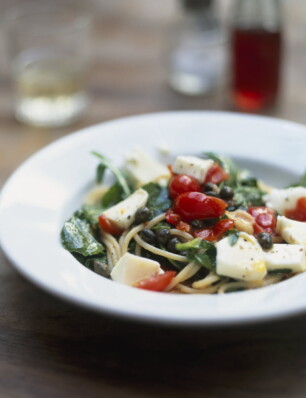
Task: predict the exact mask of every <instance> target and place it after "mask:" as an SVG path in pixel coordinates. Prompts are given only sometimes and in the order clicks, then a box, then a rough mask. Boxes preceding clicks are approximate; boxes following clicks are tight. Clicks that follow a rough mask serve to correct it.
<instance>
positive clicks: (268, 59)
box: [232, 29, 281, 112]
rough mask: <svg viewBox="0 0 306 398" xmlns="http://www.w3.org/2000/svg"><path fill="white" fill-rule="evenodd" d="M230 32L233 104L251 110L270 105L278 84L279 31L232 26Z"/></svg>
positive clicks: (279, 58)
mask: <svg viewBox="0 0 306 398" xmlns="http://www.w3.org/2000/svg"><path fill="white" fill-rule="evenodd" d="M232 35H233V36H232V51H233V101H234V104H235V105H236V106H237V107H238V108H240V109H243V110H246V111H253V112H256V111H258V110H260V109H263V108H265V107H267V106H270V105H273V103H274V102H275V100H276V97H277V93H278V86H279V75H280V62H281V34H280V32H269V31H266V30H264V29H245V30H243V29H235V30H234V31H233V33H232Z"/></svg>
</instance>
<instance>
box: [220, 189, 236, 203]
mask: <svg viewBox="0 0 306 398" xmlns="http://www.w3.org/2000/svg"><path fill="white" fill-rule="evenodd" d="M233 197H234V191H233V190H232V188H231V187H229V186H228V185H224V187H222V188H221V189H220V198H221V199H224V200H230V199H233Z"/></svg>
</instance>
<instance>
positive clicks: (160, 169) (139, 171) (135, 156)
mask: <svg viewBox="0 0 306 398" xmlns="http://www.w3.org/2000/svg"><path fill="white" fill-rule="evenodd" d="M125 161H126V164H125V168H126V170H127V172H128V173H129V174H130V175H131V177H132V178H133V180H134V182H135V184H136V186H137V187H141V186H142V185H145V184H147V183H148V182H160V183H162V184H166V183H167V182H168V180H169V178H170V177H171V173H170V170H169V169H168V167H166V166H165V165H163V164H162V163H160V162H158V161H156V160H155V159H153V158H151V157H150V156H149V155H148V154H146V153H145V152H143V151H142V150H141V149H138V148H135V149H133V150H132V151H130V152H129V153H128V154H127V156H126V159H125Z"/></svg>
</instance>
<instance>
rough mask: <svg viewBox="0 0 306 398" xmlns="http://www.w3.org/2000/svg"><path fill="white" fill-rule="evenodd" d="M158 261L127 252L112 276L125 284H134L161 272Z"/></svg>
mask: <svg viewBox="0 0 306 398" xmlns="http://www.w3.org/2000/svg"><path fill="white" fill-rule="evenodd" d="M161 271H162V270H161V268H160V265H159V263H158V262H157V261H154V260H150V259H148V258H144V257H139V256H135V255H134V254H130V253H125V254H124V255H123V256H122V257H121V258H120V260H119V261H118V262H117V264H116V265H115V267H114V268H113V270H112V272H111V278H112V279H113V280H114V281H116V282H120V283H124V284H125V285H129V286H134V285H135V284H137V283H138V282H140V281H141V280H143V279H146V278H149V277H151V276H154V275H158V274H159V273H161Z"/></svg>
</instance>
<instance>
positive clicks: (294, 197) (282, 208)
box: [264, 187, 306, 215]
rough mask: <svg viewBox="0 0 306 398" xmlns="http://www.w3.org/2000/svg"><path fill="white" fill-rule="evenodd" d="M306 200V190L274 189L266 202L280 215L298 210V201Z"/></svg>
mask: <svg viewBox="0 0 306 398" xmlns="http://www.w3.org/2000/svg"><path fill="white" fill-rule="evenodd" d="M303 197H304V198H306V188H304V187H292V188H286V189H272V190H271V191H270V192H269V193H268V194H267V195H265V196H264V200H265V202H266V205H267V206H268V207H272V208H273V209H275V210H276V211H277V212H278V213H279V214H282V215H283V214H285V212H286V210H293V209H295V208H296V204H297V201H298V199H300V198H303Z"/></svg>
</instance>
